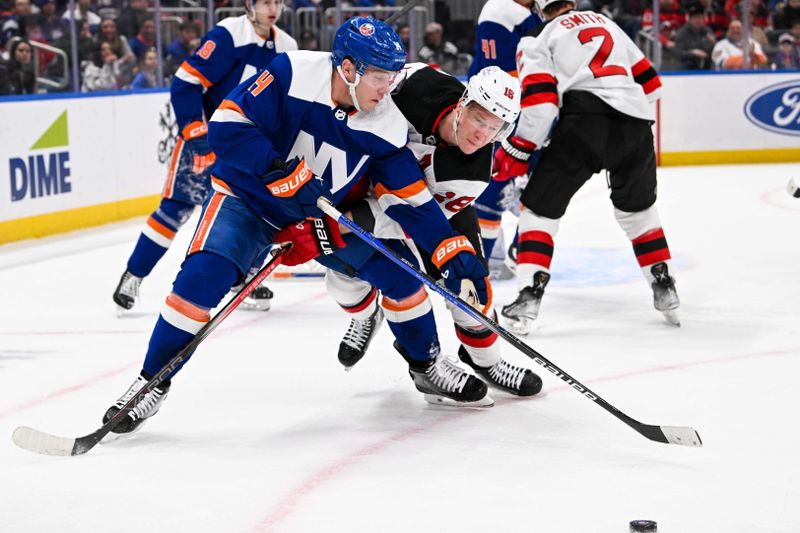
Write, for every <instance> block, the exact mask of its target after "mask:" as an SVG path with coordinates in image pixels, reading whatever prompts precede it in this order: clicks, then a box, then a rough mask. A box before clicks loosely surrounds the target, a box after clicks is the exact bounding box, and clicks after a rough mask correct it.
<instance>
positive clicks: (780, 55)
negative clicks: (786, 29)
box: [772, 33, 800, 70]
mask: <svg viewBox="0 0 800 533" xmlns="http://www.w3.org/2000/svg"><path fill="white" fill-rule="evenodd" d="M772 69H773V70H791V69H800V46H798V45H797V43H795V41H794V37H792V36H791V35H790V34H788V33H784V34H782V35H781V36H780V37H778V52H777V53H776V54H775V60H774V61H773V62H772Z"/></svg>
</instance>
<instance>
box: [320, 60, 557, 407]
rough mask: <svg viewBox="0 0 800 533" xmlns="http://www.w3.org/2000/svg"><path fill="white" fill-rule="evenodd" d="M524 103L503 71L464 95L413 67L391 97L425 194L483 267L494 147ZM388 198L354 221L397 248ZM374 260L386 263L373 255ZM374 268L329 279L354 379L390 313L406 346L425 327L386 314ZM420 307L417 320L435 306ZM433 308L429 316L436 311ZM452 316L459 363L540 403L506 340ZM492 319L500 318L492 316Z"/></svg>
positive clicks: (442, 77)
mask: <svg viewBox="0 0 800 533" xmlns="http://www.w3.org/2000/svg"><path fill="white" fill-rule="evenodd" d="M519 95H520V87H519V82H518V81H517V79H515V78H514V77H513V76H511V75H510V74H508V73H506V72H504V71H503V70H502V69H500V68H499V67H487V68H485V69H483V70H481V71H480V72H478V74H476V75H475V76H473V77H472V78H471V79H470V80H469V82H468V84H467V88H466V90H464V86H463V85H462V84H461V82H459V81H458V80H456V79H455V78H453V77H452V76H450V75H448V74H444V73H442V72H438V71H436V70H435V69H433V68H430V67H428V66H427V65H424V64H421V63H415V64H411V65H406V68H405V69H404V71H403V76H402V78H398V85H397V87H396V88H395V89H394V90H393V92H392V94H391V98H392V99H393V101H394V103H395V105H397V107H398V109H400V111H401V112H402V113H403V116H404V117H405V118H406V120H407V121H408V129H409V143H408V145H407V146H408V147H409V148H410V149H411V150H412V151H413V152H414V155H415V156H416V158H417V160H418V161H419V165H420V168H421V169H422V171H423V172H424V174H425V185H426V186H427V188H428V190H429V191H430V193H431V194H432V195H433V197H434V198H435V199H436V201H437V203H438V205H439V208H440V209H441V210H442V213H444V215H445V216H446V217H447V219H448V220H449V221H450V225H451V226H452V227H453V230H454V231H456V232H458V233H459V234H461V235H464V236H466V237H467V238H468V239H469V241H470V242H471V243H472V246H473V247H474V248H475V251H476V254H478V256H479V257H480V258H481V261H483V262H485V258H484V257H483V254H482V246H481V229H480V225H479V223H478V216H477V213H476V211H475V208H474V206H473V203H474V201H475V198H477V197H478V196H480V194H481V193H482V192H483V191H484V189H485V188H486V186H487V185H488V183H489V181H490V179H491V166H492V143H493V142H494V141H495V140H496V139H500V138H505V137H506V136H507V135H508V134H509V133H510V132H511V131H512V129H513V127H514V123H515V121H516V118H517V116H518V114H519V100H520V96H519ZM379 196H380V191H379V190H376V191H375V194H374V195H371V196H369V197H368V198H366V199H364V200H362V201H360V202H357V203H355V204H354V205H352V206H351V208H350V212H349V215H350V217H351V218H352V219H353V220H354V221H355V222H356V223H357V224H359V225H360V226H361V227H364V228H366V229H368V230H369V231H371V232H373V233H374V234H376V235H377V236H379V237H381V238H382V239H389V242H392V241H393V242H394V243H398V242H399V241H400V240H403V239H406V238H407V237H406V234H405V231H404V230H403V228H402V227H401V226H400V225H399V224H398V223H397V222H396V221H395V220H393V219H392V218H390V217H389V216H388V215H387V214H386V212H385V211H384V210H383V208H382V207H381V205H380V201H379ZM406 243H407V245H408V246H410V247H415V248H417V253H418V255H419V256H420V257H421V258H422V262H423V264H424V268H425V271H427V273H428V274H429V275H430V276H432V277H433V278H435V279H438V278H441V273H440V269H439V268H437V266H436V265H435V264H434V261H432V260H429V259H428V256H429V254H427V253H426V252H425V251H424V249H423V248H422V246H417V245H416V244H415V243H414V242H413V241H410V240H407V241H406ZM367 251H368V253H369V254H370V255H372V254H374V255H377V256H378V257H381V256H380V255H379V254H377V253H376V252H374V251H373V250H370V249H367ZM322 261H323V262H325V261H326V260H324V259H323V260H322ZM327 261H330V260H327ZM352 264H355V263H352ZM371 264H372V262H370V261H367V263H366V264H365V266H364V267H362V268H361V269H360V270H359V272H362V273H364V274H366V275H362V276H359V275H358V273H356V274H355V275H349V274H350V273H352V272H354V271H355V270H356V269H352V270H348V269H347V268H345V269H341V268H340V269H339V271H338V272H337V271H336V270H329V271H328V273H327V275H326V283H327V286H328V292H329V293H330V294H331V295H332V296H333V297H334V298H335V299H336V301H337V302H338V303H339V304H340V306H341V307H342V309H344V310H345V311H346V312H347V313H348V314H349V315H350V317H351V320H350V327H349V329H348V330H347V333H346V334H345V336H344V339H343V340H342V343H341V345H340V347H339V354H338V356H339V362H341V363H342V365H344V366H345V368H346V369H349V368H351V367H352V366H353V365H355V364H356V363H357V362H358V361H359V360H360V359H361V358H362V357H363V356H364V353H365V352H366V350H367V347H368V346H369V343H370V341H371V340H372V338H373V337H374V335H375V333H376V331H377V329H378V327H379V326H380V322H381V319H382V315H383V313H384V312H385V314H386V317H387V319H388V321H389V324H390V327H391V328H392V331H393V333H394V334H395V335H398V337H397V338H398V339H400V338H401V336H403V335H410V334H411V333H410V332H408V331H406V329H405V328H404V323H406V322H408V321H411V320H415V319H418V318H419V317H418V315H419V312H417V311H414V312H413V313H412V312H410V311H407V310H405V309H402V308H401V307H402V306H398V305H395V304H394V303H393V302H391V301H387V299H386V297H385V296H386V295H384V299H383V302H382V305H383V309H384V311H382V310H381V307H380V306H379V305H378V291H377V290H376V289H375V288H374V287H373V285H372V284H371V283H369V282H367V281H362V279H368V276H369V275H370V265H371ZM407 281H408V283H412V284H413V285H414V287H413V288H412V289H411V290H410V291H409V292H413V293H414V294H421V295H423V297H424V299H425V300H427V298H428V297H427V295H424V289H423V288H422V285H421V283H420V282H419V281H417V280H416V279H414V278H412V277H411V276H408V280H407ZM487 283H488V282H487ZM419 291H422V292H419ZM415 303H416V304H417V305H416V306H415V307H414V308H413V309H414V310H416V309H418V308H420V307H423V305H422V304H423V303H425V304H427V302H422V301H419V302H415ZM490 303H491V298H490ZM424 308H425V309H426V310H427V309H429V308H430V304H427V305H426V306H424ZM448 308H449V310H450V312H451V313H452V316H453V322H454V325H455V329H456V336H457V337H458V339H459V341H460V342H461V347H460V348H459V350H458V355H459V357H460V358H461V360H462V361H463V362H464V363H466V364H468V365H469V366H470V367H472V368H473V370H474V371H475V372H476V373H477V374H478V376H480V377H481V378H482V379H483V380H484V381H485V382H486V383H487V384H488V385H491V386H492V387H494V388H496V389H499V390H502V391H504V392H508V393H511V394H514V395H517V396H533V395H535V394H537V393H538V392H539V391H540V390H541V388H542V380H541V378H539V376H537V375H536V374H535V373H533V372H532V371H531V370H530V369H527V368H524V367H519V366H516V365H513V364H511V363H509V362H507V361H505V360H504V359H503V358H502V356H501V350H500V339H499V338H498V336H497V334H495V333H493V332H492V331H490V330H489V329H487V328H486V326H484V325H483V324H481V323H480V322H478V321H476V320H475V319H474V318H472V317H470V316H469V315H467V314H466V313H465V312H464V311H462V310H460V309H458V308H456V307H455V306H451V305H448ZM483 312H484V313H487V314H490V316H491V315H493V314H494V310H493V309H491V306H487V309H483Z"/></svg>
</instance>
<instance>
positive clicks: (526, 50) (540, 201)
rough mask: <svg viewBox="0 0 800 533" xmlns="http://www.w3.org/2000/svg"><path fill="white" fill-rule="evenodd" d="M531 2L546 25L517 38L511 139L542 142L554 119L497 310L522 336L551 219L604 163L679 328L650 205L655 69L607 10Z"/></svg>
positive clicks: (523, 154)
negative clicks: (516, 106)
mask: <svg viewBox="0 0 800 533" xmlns="http://www.w3.org/2000/svg"><path fill="white" fill-rule="evenodd" d="M537 5H538V7H539V8H540V10H541V11H542V13H543V15H544V18H545V21H546V22H545V24H544V25H542V26H539V27H537V28H536V29H534V30H533V31H532V32H531V33H530V34H528V35H527V36H525V37H523V38H522V39H521V40H520V44H519V47H518V50H517V67H518V72H519V76H520V79H521V82H522V91H523V93H522V112H521V114H520V120H519V125H518V127H517V131H516V132H515V136H514V137H513V138H511V139H510V141H512V142H511V144H512V145H514V146H524V145H525V144H527V145H529V146H530V149H531V150H532V149H536V148H541V147H542V146H543V145H544V144H545V142H546V141H547V140H548V135H549V133H550V131H551V128H552V126H553V124H554V122H555V121H556V120H557V123H556V125H555V128H552V135H551V136H550V138H549V145H547V146H546V147H545V148H544V150H543V152H542V155H541V158H540V160H539V162H538V164H537V166H536V167H535V169H534V170H533V172H532V174H531V179H530V182H529V184H528V185H527V187H526V188H525V191H524V192H523V194H522V204H523V206H524V209H523V211H522V213H521V216H520V219H519V236H520V239H519V252H518V256H517V261H518V264H517V279H518V287H519V295H518V297H517V299H516V300H515V301H514V302H513V303H511V304H509V305H507V306H505V307H504V308H503V311H502V314H503V316H504V317H506V318H508V319H509V320H510V321H511V326H512V328H513V329H514V330H515V331H517V332H518V333H521V334H527V333H528V332H529V330H530V327H531V321H532V320H534V319H535V318H536V317H537V315H538V312H539V306H540V303H541V298H542V295H543V293H544V289H545V286H546V285H547V283H548V281H549V280H550V262H551V259H552V256H553V238H554V237H555V234H556V232H557V231H558V226H559V221H560V220H561V217H562V216H563V215H564V213H565V211H566V209H567V206H568V205H569V202H570V200H571V198H572V196H573V195H574V194H575V193H576V192H577V191H578V189H580V187H581V186H582V185H583V184H584V183H585V182H586V181H587V180H588V179H589V178H590V177H591V176H592V175H593V174H595V173H597V172H600V171H601V170H603V169H605V170H607V171H608V181H609V187H610V189H611V201H612V203H613V204H614V214H615V217H616V219H617V221H618V223H619V224H620V226H621V227H622V229H623V230H624V231H625V233H626V234H627V236H628V238H629V239H630V240H631V242H632V244H633V249H634V253H635V254H636V258H637V260H638V262H639V266H640V267H641V269H642V272H643V273H644V276H645V278H646V279H647V282H648V283H649V284H650V286H651V287H652V290H653V298H654V305H655V308H656V309H657V310H658V311H661V312H662V313H664V316H665V317H666V318H667V320H668V321H670V322H671V323H673V324H675V325H679V324H680V322H679V321H678V317H677V314H676V309H677V308H678V305H679V300H678V295H677V293H676V291H675V280H674V278H673V277H672V264H671V256H670V252H669V248H668V246H667V241H666V239H665V237H664V231H663V229H662V227H661V220H660V218H659V215H658V212H657V210H656V207H655V205H654V204H655V201H656V158H655V152H654V148H653V135H652V131H651V126H652V123H653V119H654V106H653V103H654V102H655V101H656V100H657V99H658V97H659V95H660V87H661V81H660V79H659V77H658V74H657V73H656V71H655V69H654V68H653V67H652V65H651V64H650V62H649V61H648V60H647V58H645V57H644V55H643V54H642V52H641V51H640V50H639V49H638V48H637V47H636V45H635V44H634V43H633V42H632V41H631V40H630V39H629V38H628V36H627V35H625V33H624V32H623V31H622V30H621V29H620V28H619V27H618V26H617V25H616V24H614V23H613V22H612V21H611V20H609V19H608V18H606V17H605V16H603V15H601V14H599V13H594V12H592V11H575V10H574V8H575V3H574V2H573V1H572V0H537ZM516 141H522V142H516ZM529 153H530V151H529V150H528V151H526V150H524V149H518V150H512V151H507V152H506V153H504V154H503V156H504V157H505V158H507V159H509V161H510V162H513V161H514V160H519V161H523V160H525V159H527V157H528V154H529ZM588 267H589V268H592V269H598V268H602V266H601V265H588Z"/></svg>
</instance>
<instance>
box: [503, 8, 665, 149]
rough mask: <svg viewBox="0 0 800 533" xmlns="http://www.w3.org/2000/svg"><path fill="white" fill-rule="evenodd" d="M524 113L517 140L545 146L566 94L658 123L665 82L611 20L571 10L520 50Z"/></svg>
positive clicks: (524, 42) (528, 39)
mask: <svg viewBox="0 0 800 533" xmlns="http://www.w3.org/2000/svg"><path fill="white" fill-rule="evenodd" d="M517 69H518V71H519V77H520V80H521V81H522V113H521V114H520V120H519V126H518V127H517V133H516V135H517V136H519V137H523V138H524V139H526V140H529V141H531V142H533V143H535V144H536V146H537V147H538V146H541V145H542V143H543V142H544V141H545V140H546V139H547V136H548V134H549V132H550V128H551V126H552V124H553V121H554V120H555V119H556V118H557V117H558V113H559V108H560V107H561V105H562V104H563V98H564V93H566V92H568V91H586V92H589V93H591V94H593V95H595V96H597V97H599V98H600V99H602V100H603V101H604V102H605V103H606V104H608V105H610V106H611V107H613V108H614V109H616V110H617V111H619V112H620V113H624V114H625V115H629V116H631V117H635V118H640V119H645V120H653V119H654V108H653V105H652V102H655V101H656V100H657V99H658V98H659V96H660V93H661V90H660V88H661V80H660V79H659V77H658V74H657V73H656V71H655V69H654V68H653V66H652V65H651V64H650V61H648V60H647V58H646V57H644V54H643V53H642V52H641V50H639V49H638V48H637V47H636V45H635V44H634V43H633V41H631V40H630V38H629V37H628V36H627V35H625V33H624V32H623V31H622V30H621V29H620V28H619V26H617V25H616V24H614V22H612V21H611V20H609V19H608V18H606V17H604V16H603V15H600V14H598V13H594V12H592V11H568V12H567V13H564V14H562V15H559V16H558V17H556V18H554V19H552V20H550V21H549V22H547V23H546V24H544V25H542V26H539V27H537V28H535V29H534V30H533V31H532V32H530V33H529V34H528V35H526V36H525V37H523V38H522V39H521V40H520V42H519V46H518V48H517Z"/></svg>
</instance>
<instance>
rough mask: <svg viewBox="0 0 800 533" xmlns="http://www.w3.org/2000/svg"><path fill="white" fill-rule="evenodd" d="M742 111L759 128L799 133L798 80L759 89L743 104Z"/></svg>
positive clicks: (799, 87)
mask: <svg viewBox="0 0 800 533" xmlns="http://www.w3.org/2000/svg"><path fill="white" fill-rule="evenodd" d="M744 113H745V115H747V118H748V120H750V122H752V123H753V124H755V125H756V126H758V127H759V128H764V129H765V130H769V131H771V132H774V133H782V134H783V135H800V80H795V81H789V82H784V83H778V84H776V85H770V86H769V87H765V88H763V89H761V90H760V91H758V92H757V93H756V94H754V95H753V96H751V97H750V98H749V99H748V100H747V103H745V104H744Z"/></svg>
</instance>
